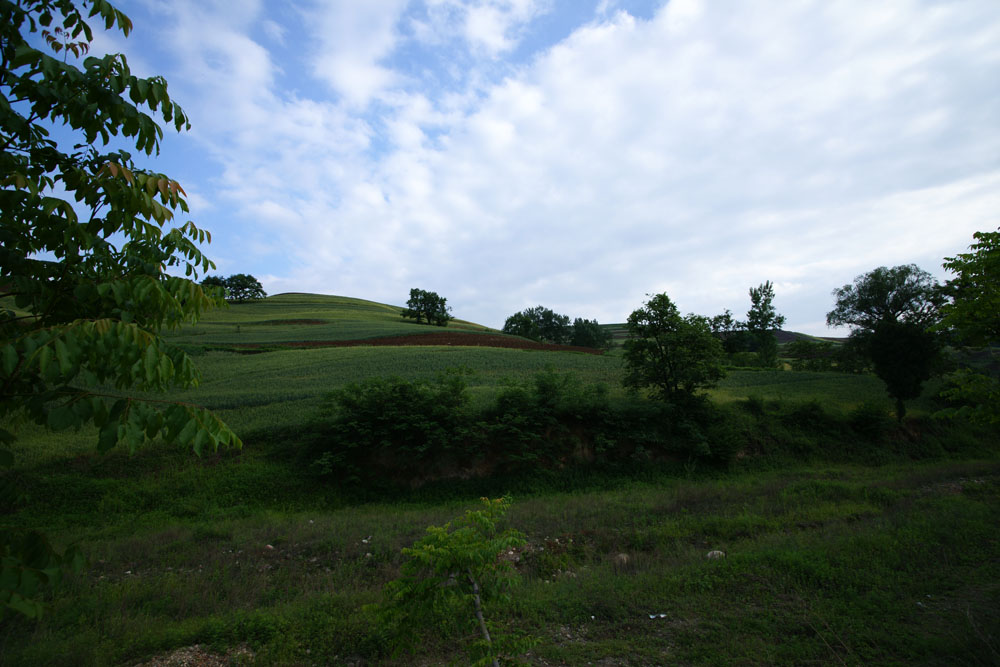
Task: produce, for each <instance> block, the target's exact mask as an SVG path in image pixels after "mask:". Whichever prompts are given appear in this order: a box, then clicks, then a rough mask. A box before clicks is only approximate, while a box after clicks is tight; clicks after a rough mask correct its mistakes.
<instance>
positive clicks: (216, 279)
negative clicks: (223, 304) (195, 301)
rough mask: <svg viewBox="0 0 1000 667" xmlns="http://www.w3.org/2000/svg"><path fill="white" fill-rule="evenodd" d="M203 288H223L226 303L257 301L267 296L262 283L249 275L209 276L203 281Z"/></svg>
mask: <svg viewBox="0 0 1000 667" xmlns="http://www.w3.org/2000/svg"><path fill="white" fill-rule="evenodd" d="M201 286H202V287H221V288H222V289H223V291H224V293H225V298H226V301H229V302H230V303H243V302H244V301H256V300H258V299H263V298H264V297H266V296H267V292H265V291H264V286H263V285H261V284H260V281H259V280H257V279H256V278H254V277H253V276H251V275H250V274H248V273H234V274H233V275H231V276H229V277H228V278H222V277H220V276H208V277H206V278H205V279H204V280H202V281H201Z"/></svg>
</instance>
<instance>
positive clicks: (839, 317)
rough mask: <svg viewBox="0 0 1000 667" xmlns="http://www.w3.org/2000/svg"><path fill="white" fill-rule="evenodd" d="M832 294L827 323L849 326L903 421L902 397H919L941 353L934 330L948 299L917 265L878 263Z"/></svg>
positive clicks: (852, 335) (932, 279)
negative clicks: (876, 266)
mask: <svg viewBox="0 0 1000 667" xmlns="http://www.w3.org/2000/svg"><path fill="white" fill-rule="evenodd" d="M833 294H834V296H835V297H836V304H835V306H834V309H833V310H831V311H830V312H829V313H827V315H826V321H827V324H828V325H830V326H837V325H845V324H846V325H849V326H851V329H852V330H851V338H852V344H853V345H854V346H855V347H856V348H857V349H859V350H860V351H861V352H862V353H863V354H864V356H865V357H867V358H868V359H869V360H870V361H871V362H872V365H873V367H874V370H875V374H876V375H877V376H878V377H879V379H881V380H882V381H883V382H884V383H885V385H886V390H887V392H888V393H889V395H890V396H891V397H893V398H894V399H895V400H896V417H897V418H898V419H900V420H902V418H903V415H904V414H905V412H906V406H905V403H904V401H905V400H907V399H911V398H916V397H917V396H919V395H920V388H921V386H922V385H923V383H924V382H925V381H926V380H927V379H929V378H930V377H931V375H932V373H933V371H934V368H935V365H936V362H937V360H938V357H939V355H940V352H941V344H940V341H939V340H938V337H937V335H936V334H935V333H934V332H933V331H931V327H933V326H934V325H935V323H936V322H937V321H938V320H939V319H940V307H941V304H942V303H943V301H944V297H943V294H942V291H941V289H940V287H939V286H938V284H937V281H935V280H934V278H932V277H931V275H930V274H929V273H927V272H926V271H923V270H922V269H920V268H919V267H917V266H916V265H914V264H907V265H903V266H895V267H893V268H891V269H890V268H886V267H884V266H880V267H878V268H877V269H873V270H872V271H869V272H868V273H866V274H864V275H861V276H858V277H857V278H855V279H854V284H853V285H844V286H843V287H841V288H839V289H836V290H834V292H833Z"/></svg>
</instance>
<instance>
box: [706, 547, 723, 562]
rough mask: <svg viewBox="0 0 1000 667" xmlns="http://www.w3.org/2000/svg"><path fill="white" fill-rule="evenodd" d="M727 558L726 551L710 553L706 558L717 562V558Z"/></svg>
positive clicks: (716, 550)
mask: <svg viewBox="0 0 1000 667" xmlns="http://www.w3.org/2000/svg"><path fill="white" fill-rule="evenodd" d="M725 557H726V553H725V552H724V551H719V550H718V549H715V550H713V551H709V552H708V553H707V554H705V558H707V559H709V560H716V559H717V558H725Z"/></svg>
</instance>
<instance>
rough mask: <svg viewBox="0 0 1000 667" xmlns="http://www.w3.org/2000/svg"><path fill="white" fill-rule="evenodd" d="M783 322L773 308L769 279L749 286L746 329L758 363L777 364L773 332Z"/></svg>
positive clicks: (776, 341) (782, 318) (772, 288)
mask: <svg viewBox="0 0 1000 667" xmlns="http://www.w3.org/2000/svg"><path fill="white" fill-rule="evenodd" d="M784 324H785V316H784V315H779V314H778V311H776V310H775V309H774V286H773V285H772V284H771V281H767V282H764V283H761V284H760V285H759V286H757V287H751V288H750V310H748V311H747V321H746V330H747V333H748V334H750V337H751V338H752V339H753V341H754V343H755V344H756V345H755V349H756V352H757V361H758V364H759V365H760V366H762V367H764V368H774V367H775V366H776V365H777V364H778V339H777V338H776V337H775V333H776V332H777V331H778V329H780V328H781V327H782V326H784Z"/></svg>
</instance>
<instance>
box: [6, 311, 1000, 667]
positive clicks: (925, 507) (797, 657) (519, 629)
mask: <svg viewBox="0 0 1000 667" xmlns="http://www.w3.org/2000/svg"><path fill="white" fill-rule="evenodd" d="M303 321H312V322H315V323H312V324H303V323H302V322H303ZM453 326H456V325H455V324H451V325H449V329H450V328H451V327H453ZM458 326H459V327H460V328H462V329H463V330H466V331H468V332H469V333H470V335H475V334H476V332H482V333H486V330H485V328H484V327H478V326H477V325H474V324H472V323H458ZM429 330H432V327H427V326H420V325H415V324H412V323H408V322H406V321H403V320H402V319H401V318H400V317H399V315H398V309H394V308H393V307H391V306H384V305H382V304H374V303H372V302H364V301H360V300H354V299H347V298H343V297H320V296H316V295H281V296H278V297H272V298H269V299H267V300H265V301H263V302H260V303H255V304H245V305H237V306H233V307H231V308H229V309H227V310H223V311H218V312H215V313H211V314H210V315H209V316H208V317H206V318H205V319H204V320H203V322H201V323H199V324H198V325H197V326H195V327H191V328H188V329H184V330H182V331H178V332H173V333H171V334H170V336H171V340H173V341H174V342H177V343H178V344H181V345H184V346H185V347H186V348H187V349H189V350H190V351H191V353H192V354H194V355H195V357H196V359H195V360H196V362H197V364H198V366H199V368H200V369H201V371H202V373H203V381H202V383H201V385H200V386H199V387H198V388H196V389H192V390H188V391H185V392H175V393H173V394H171V395H170V396H169V397H168V398H170V399H174V400H184V401H191V402H196V403H199V404H202V405H205V406H207V407H210V408H212V409H213V410H216V411H217V412H218V414H219V415H220V416H221V417H223V419H225V420H226V421H227V422H228V423H229V424H230V425H231V426H233V427H234V428H235V429H236V430H237V431H238V432H240V433H241V435H243V436H244V440H245V443H246V444H245V447H244V449H243V450H241V451H221V452H218V453H216V454H210V455H206V456H204V457H202V458H197V457H195V456H194V455H193V454H191V453H190V452H184V451H178V450H177V449H176V448H175V447H171V446H170V445H169V444H166V443H162V442H153V443H149V444H148V446H146V447H144V448H142V449H140V450H139V451H137V452H136V453H134V454H131V455H130V454H129V453H128V452H124V451H112V452H110V453H108V454H106V455H98V454H97V453H96V452H95V451H94V443H95V437H94V434H92V433H88V432H87V431H85V430H83V431H80V432H76V433H74V432H61V433H56V434H52V433H48V432H45V431H43V430H40V429H30V428H25V427H21V428H20V432H19V435H20V439H19V441H18V443H17V444H16V451H15V453H16V456H17V465H16V467H15V468H14V469H13V470H11V471H9V472H8V473H7V474H5V476H4V478H3V489H2V496H0V502H2V504H3V506H4V510H5V513H4V519H3V525H5V526H6V525H17V524H23V525H31V526H35V527H38V528H40V529H43V530H45V531H46V532H48V533H49V535H50V536H51V537H52V539H53V540H54V541H55V542H56V543H57V544H58V545H59V546H65V545H69V544H76V545H78V546H79V547H80V548H81V549H82V550H83V551H84V552H85V553H86V555H87V556H88V559H89V566H88V568H87V569H85V570H84V571H83V572H82V573H80V574H78V575H74V576H72V577H70V579H69V580H68V581H67V582H65V583H64V585H63V586H62V587H61V588H60V589H59V591H58V592H57V593H56V594H55V595H54V596H52V597H51V599H50V600H49V610H48V612H47V613H46V615H45V616H44V617H43V618H42V619H41V620H40V621H38V622H33V621H27V620H24V619H19V618H8V619H6V620H4V621H3V624H2V625H0V663H2V664H5V665H6V664H10V665H40V664H45V665H80V664H85V665H120V664H127V665H136V664H154V663H147V661H150V660H152V659H153V657H154V656H160V659H165V658H164V656H171V655H175V656H176V655H178V653H177V652H178V651H179V650H181V649H184V648H185V647H191V646H193V645H195V644H197V645H199V648H198V649H188V652H189V653H190V652H194V653H195V654H197V655H198V656H200V657H201V659H203V660H205V661H208V660H215V661H216V662H214V663H212V662H205V663H204V664H249V663H251V662H252V663H253V664H277V665H300V664H301V665H308V664H317V665H323V664H334V665H337V664H354V665H360V664H387V665H396V664H398V665H409V664H448V663H454V664H465V663H466V662H467V660H468V654H467V653H466V651H465V647H467V646H468V644H469V636H468V635H467V634H465V630H464V629H463V628H462V627H459V626H458V624H454V623H447V622H444V623H441V624H440V625H438V626H436V627H431V628H427V629H426V630H425V631H423V634H422V635H421V636H422V641H421V642H420V644H419V646H418V647H417V650H416V653H415V654H413V655H410V654H401V655H392V654H391V653H390V652H389V651H388V649H387V647H386V645H385V642H384V637H383V636H382V635H381V634H380V632H379V630H378V628H377V626H376V624H375V623H374V620H373V618H372V617H371V615H370V614H369V613H368V612H366V611H364V606H365V605H366V604H370V603H374V602H378V601H379V600H380V599H381V590H382V587H383V586H384V585H385V584H386V583H387V582H388V581H390V580H392V579H393V578H395V577H396V576H398V573H399V568H400V565H401V563H402V559H403V557H402V555H401V553H400V551H401V549H402V548H403V547H406V546H408V545H410V544H412V543H413V542H414V540H416V539H418V538H419V537H420V536H421V535H423V534H424V531H425V528H426V527H427V526H429V525H441V524H443V523H444V522H446V521H448V520H450V519H452V518H454V517H456V516H457V515H460V514H461V513H462V512H463V511H464V510H466V509H469V508H472V507H474V506H475V504H476V502H477V498H478V497H479V496H481V495H488V496H492V497H497V496H500V495H503V494H505V493H509V494H511V495H512V496H513V500H514V504H513V506H512V509H511V511H510V513H509V515H508V519H507V520H508V522H509V525H510V526H512V527H514V528H516V529H518V530H520V531H522V532H523V533H525V535H526V539H527V545H526V546H525V547H524V548H522V549H520V550H518V553H517V554H516V556H515V559H516V563H515V568H516V570H517V572H518V574H519V576H518V578H517V580H516V581H515V583H514V587H513V589H512V590H511V591H510V599H509V600H508V601H507V602H505V603H503V604H500V603H498V602H493V603H490V602H489V601H487V611H488V612H489V615H490V618H491V620H492V621H493V622H494V623H495V624H496V625H495V627H496V629H497V631H498V632H500V633H504V634H511V635H518V634H520V635H530V636H531V637H533V638H534V640H535V642H534V646H533V647H532V648H531V649H530V650H529V651H528V652H527V653H523V654H521V655H520V656H519V659H520V660H522V661H524V662H526V663H528V664H549V665H551V664H569V665H576V664H588V663H592V664H604V665H658V664H720V665H722V664H762V665H763V664H939V665H980V664H997V663H998V662H1000V612H998V610H1000V583H998V582H1000V534H998V531H997V530H996V525H997V523H996V516H997V512H998V510H1000V460H998V458H997V443H998V439H997V433H996V430H995V429H993V430H990V429H979V428H974V427H972V426H969V425H966V424H952V423H943V422H938V421H936V420H934V419H932V418H931V416H930V415H931V413H932V412H933V410H934V408H935V405H936V404H935V400H934V398H933V387H931V388H929V391H928V392H927V393H926V394H925V396H924V397H922V398H921V399H920V400H919V401H915V402H914V404H913V405H912V406H911V412H912V417H911V419H910V420H909V421H908V422H907V423H906V424H905V425H904V426H903V427H901V428H893V429H891V430H889V431H888V432H887V434H886V435H885V437H883V438H880V439H873V440H871V441H868V440H863V439H859V438H857V437H856V435H854V434H855V432H854V431H852V430H851V428H850V423H851V422H850V420H851V419H852V416H851V415H852V414H856V411H857V410H858V408H859V407H860V406H876V407H877V406H882V409H883V410H887V409H888V401H887V399H886V398H885V395H884V390H883V388H882V385H881V383H880V382H879V381H878V380H877V379H876V378H874V377H872V376H865V375H843V374H835V373H805V372H791V371H768V370H750V369H740V370H731V371H730V372H729V374H728V376H727V377H726V379H725V380H724V381H723V382H722V383H721V384H720V386H719V387H718V388H716V389H714V390H712V391H711V392H710V397H711V399H712V401H713V403H714V404H716V405H717V406H719V408H720V410H723V411H725V414H727V415H729V416H730V418H731V419H732V420H733V421H734V423H735V424H737V425H738V426H739V428H741V429H743V430H742V431H741V432H742V433H743V434H744V435H745V437H746V439H747V441H748V443H749V442H751V441H752V442H753V444H754V447H756V453H754V454H753V455H746V456H739V457H737V459H736V460H735V461H733V462H732V464H731V465H730V466H729V467H727V468H719V467H711V466H704V465H693V464H691V462H683V461H680V462H675V461H655V460H643V461H636V462H635V464H634V465H628V464H622V465H617V466H613V467H607V468H597V467H593V466H591V467H587V466H581V467H577V468H566V469H563V470H539V471H537V472H536V473H534V474H521V475H509V476H500V477H497V478H492V479H467V480H445V481H441V482H438V483H435V484H428V485H426V486H423V487H420V488H416V489H406V488H401V489H398V490H396V491H395V492H394V493H393V494H392V495H385V494H381V495H379V494H367V495H366V494H365V493H364V492H358V491H357V490H347V489H345V488H342V487H341V486H340V485H338V484H337V483H335V482H332V481H330V480H329V479H324V478H319V477H316V476H315V475H311V474H309V473H308V471H307V470H304V469H303V467H302V465H301V461H300V460H299V459H298V458H297V456H296V454H297V441H296V440H295V433H296V431H297V429H300V428H301V427H302V426H303V425H304V424H308V423H309V422H310V420H312V419H313V418H314V417H315V415H316V413H317V411H318V410H319V407H320V405H321V403H322V402H323V396H324V395H325V394H326V393H327V392H330V391H331V390H333V389H336V388H337V387H341V386H344V385H345V384H348V383H351V382H359V381H363V380H365V379H366V378H370V377H375V376H387V375H395V376H399V377H401V378H404V379H411V380H418V379H432V378H434V377H435V376H437V375H438V374H440V373H442V372H443V371H445V370H446V369H449V368H456V367H461V368H465V369H467V374H466V375H465V376H464V377H465V378H466V382H467V384H468V386H469V391H470V394H471V395H472V397H473V403H476V404H483V405H485V404H487V403H488V402H489V401H490V400H492V399H493V398H495V396H496V395H497V394H498V392H501V391H502V390H503V389H504V387H506V386H509V385H510V384H511V383H517V382H526V381H528V380H529V379H530V378H531V377H533V376H534V374H536V373H537V372H539V371H542V370H545V369H555V370H557V371H558V372H560V373H568V374H572V376H573V377H574V378H576V380H577V381H578V382H580V383H582V384H598V383H600V384H604V385H606V386H607V387H608V392H609V395H610V397H611V399H612V400H614V401H622V402H627V401H632V400H638V399H637V398H636V397H634V396H630V395H628V394H627V393H626V392H624V390H622V389H621V385H620V380H621V374H622V369H621V358H620V355H619V353H617V352H616V351H611V352H609V353H607V354H605V355H600V356H598V355H590V354H582V353H573V352H565V351H538V350H517V349H506V348H505V349H499V348H484V347H452V346H444V347H440V346H420V345H411V346H399V347H370V346H363V345H362V346H356V347H340V348H333V347H330V348H308V349H285V348H281V347H280V346H276V347H265V348H264V349H262V350H254V351H253V352H254V353H252V354H250V353H247V350H240V349H238V348H237V347H235V345H236V344H238V343H241V342H250V343H263V344H267V345H271V346H273V345H275V344H277V343H281V342H288V341H295V340H312V341H323V340H357V339H364V338H372V337H379V336H388V335H393V336H397V335H403V334H413V335H415V336H419V335H422V334H425V333H427V332H428V331H429ZM158 398H163V397H158ZM750 449H751V448H750V447H748V452H749V451H750ZM874 450H878V451H877V452H876V453H877V454H878V455H877V456H869V454H872V453H873V452H874ZM716 549H718V550H721V551H723V552H725V553H726V557H725V558H722V559H718V560H708V559H706V553H707V552H708V551H710V550H716ZM623 554H624V555H625V556H626V558H625V559H622V558H621V555H623ZM227 661H228V662H227ZM155 664H163V662H160V663H155Z"/></svg>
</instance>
